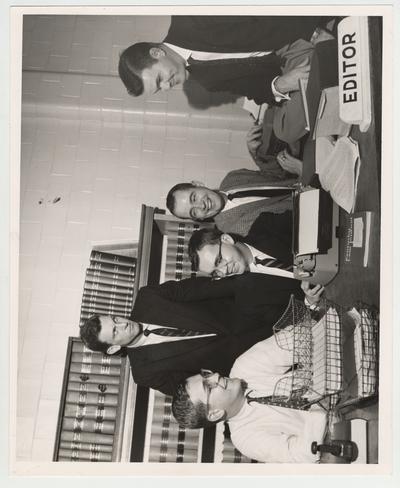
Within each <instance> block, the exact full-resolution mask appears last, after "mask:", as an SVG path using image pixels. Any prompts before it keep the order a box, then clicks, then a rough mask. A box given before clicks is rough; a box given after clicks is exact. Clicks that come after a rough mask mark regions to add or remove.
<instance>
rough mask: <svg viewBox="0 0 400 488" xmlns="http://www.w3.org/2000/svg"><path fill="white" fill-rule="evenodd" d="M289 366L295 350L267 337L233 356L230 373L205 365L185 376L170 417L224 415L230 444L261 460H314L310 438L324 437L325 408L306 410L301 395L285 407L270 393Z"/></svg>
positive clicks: (206, 422)
mask: <svg viewBox="0 0 400 488" xmlns="http://www.w3.org/2000/svg"><path fill="white" fill-rule="evenodd" d="M292 366H293V352H292V351H287V350H284V349H281V348H280V347H279V346H278V344H277V342H276V340H275V337H270V338H269V339H265V340H263V341H261V342H259V343H258V344H256V345H254V346H253V347H252V348H251V349H249V350H248V351H246V352H245V353H243V354H242V355H241V356H240V357H239V358H238V359H237V360H236V361H235V363H234V365H233V367H232V370H231V372H230V374H229V378H227V377H224V376H221V375H220V374H219V373H213V372H212V371H209V370H201V372H200V374H197V375H194V376H191V377H190V378H187V380H186V381H185V382H184V383H182V384H181V385H179V386H178V389H177V392H176V393H175V395H174V398H173V402H172V412H173V414H174V417H175V418H176V420H177V421H178V423H179V425H180V426H181V427H185V428H189V429H199V428H203V427H208V426H211V425H214V424H216V423H217V422H220V421H227V422H228V425H229V430H230V433H231V440H232V443H233V445H234V446H235V447H236V448H237V449H238V450H239V451H240V452H241V453H242V454H244V455H245V456H247V457H249V458H251V459H255V460H257V461H260V462H264V463H313V462H317V461H318V459H319V457H318V455H314V454H312V452H311V443H312V442H313V441H317V443H318V444H321V442H322V441H323V438H324V434H325V430H326V425H327V419H326V412H325V411H324V410H322V408H321V407H319V406H316V405H313V406H312V407H311V408H310V409H308V410H305V409H304V408H305V404H304V403H302V402H301V401H299V403H298V405H297V408H296V409H295V408H287V407H285V406H280V402H279V400H278V399H274V398H273V396H272V398H271V395H273V393H274V387H275V384H276V382H277V381H279V380H280V379H282V378H283V377H285V376H288V375H291V374H292V371H291V368H292ZM277 400H278V401H277ZM281 405H282V403H281ZM301 408H303V409H301Z"/></svg>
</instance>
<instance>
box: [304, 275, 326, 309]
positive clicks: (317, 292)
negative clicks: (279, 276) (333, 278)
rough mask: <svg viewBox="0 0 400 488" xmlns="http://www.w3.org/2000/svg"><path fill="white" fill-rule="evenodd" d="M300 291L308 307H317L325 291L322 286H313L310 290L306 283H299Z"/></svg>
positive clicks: (308, 284)
mask: <svg viewBox="0 0 400 488" xmlns="http://www.w3.org/2000/svg"><path fill="white" fill-rule="evenodd" d="M301 289H302V290H303V291H304V295H305V296H306V300H307V302H308V303H309V304H310V305H317V304H318V302H319V301H320V300H321V296H322V294H323V293H324V291H325V288H324V287H323V286H322V285H315V286H314V287H313V288H311V287H310V283H309V282H308V281H302V282H301Z"/></svg>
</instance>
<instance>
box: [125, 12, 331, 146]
mask: <svg viewBox="0 0 400 488" xmlns="http://www.w3.org/2000/svg"><path fill="white" fill-rule="evenodd" d="M328 20H329V18H321V17H317V16H314V17H313V16H311V17H291V16H257V17H256V16H253V17H252V16H238V17H235V16H233V17H227V16H172V18H171V26H170V29H169V31H168V34H167V36H166V38H165V39H164V41H163V42H162V43H143V42H142V43H137V44H133V45H132V46H130V47H128V48H127V49H126V50H125V51H124V52H123V53H122V55H121V57H120V61H119V67H118V71H119V75H120V78H121V80H122V82H123V83H124V85H125V86H126V88H127V90H128V92H129V93H130V94H132V95H135V96H138V95H141V94H142V93H146V94H153V93H156V92H157V91H159V90H169V89H170V88H172V87H173V86H175V85H177V84H181V83H183V82H184V81H185V80H186V79H187V77H188V72H190V77H191V78H193V79H195V80H196V81H197V82H199V83H200V84H201V85H202V86H203V87H204V88H205V89H207V90H208V91H216V92H227V91H228V92H230V93H233V94H236V95H240V96H246V97H247V98H249V99H253V100H254V101H255V102H256V103H258V104H261V103H264V102H266V103H268V104H269V105H271V104H276V103H279V102H281V101H282V100H284V101H285V103H283V106H285V109H284V110H279V112H277V113H276V115H275V117H276V119H277V120H276V122H275V123H274V126H275V134H276V136H277V137H278V138H279V139H282V140H285V141H287V142H288V143H292V142H293V139H295V140H297V139H298V138H299V137H301V135H303V134H304V133H305V131H304V127H303V125H304V124H302V119H301V121H300V122H301V124H299V122H298V119H299V116H298V113H299V111H300V110H302V107H301V100H300V98H299V99H298V100H297V95H296V100H290V97H289V93H291V92H296V91H298V89H299V86H298V82H299V79H304V78H307V77H308V72H309V64H310V56H311V53H312V49H313V44H312V43H311V42H310V41H311V40H313V42H317V41H321V40H324V38H325V37H324V36H328V38H331V37H332V36H331V35H330V34H328V33H327V32H326V31H323V30H321V29H320V28H317V26H318V25H320V24H321V22H322V23H326V22H327V21H328ZM316 28H317V29H319V30H317V31H316ZM315 32H318V34H316V35H315V34H313V33H315ZM321 36H322V38H321ZM281 112H282V113H281ZM292 112H294V114H295V116H293V117H292ZM300 115H301V114H300ZM294 124H299V127H298V128H297V127H296V129H295V130H294V129H293V127H290V126H291V125H294ZM288 127H290V128H288ZM287 139H291V140H287Z"/></svg>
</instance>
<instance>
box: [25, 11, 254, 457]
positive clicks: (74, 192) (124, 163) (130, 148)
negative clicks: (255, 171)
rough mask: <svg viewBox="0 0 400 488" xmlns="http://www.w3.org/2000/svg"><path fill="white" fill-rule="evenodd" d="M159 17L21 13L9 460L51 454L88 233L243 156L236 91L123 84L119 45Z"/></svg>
mask: <svg viewBox="0 0 400 488" xmlns="http://www.w3.org/2000/svg"><path fill="white" fill-rule="evenodd" d="M168 25H169V18H168V17H151V18H149V17H140V18H138V17H136V18H135V17H117V16H104V17H100V16H85V17H77V16H28V17H27V16H26V18H25V20H24V43H23V45H24V47H23V75H22V81H23V88H22V102H23V103H22V140H21V143H22V153H21V193H20V201H21V213H20V219H21V225H20V294H19V299H20V302H19V329H18V332H19V341H18V366H19V367H18V398H17V402H18V406H17V433H16V436H17V437H16V448H17V453H16V457H17V460H19V461H48V460H51V458H52V453H53V445H54V438H55V429H56V422H57V414H58V407H59V398H60V391H61V383H62V375H63V370H64V361H65V351H66V345H67V338H68V336H70V335H74V336H76V335H78V324H79V308H80V300H81V293H82V287H83V282H84V272H85V268H86V266H87V265H88V260H89V252H90V250H91V247H92V245H93V243H99V242H109V241H114V240H118V241H120V242H123V241H127V242H129V241H133V240H136V239H137V238H138V233H139V218H140V206H141V204H142V203H145V204H148V205H152V206H159V207H162V208H165V204H164V201H165V196H166V193H167V191H168V190H169V188H170V187H171V186H172V185H174V184H175V183H177V182H178V181H188V180H191V179H197V180H199V179H200V180H204V181H205V183H206V184H207V185H209V186H216V185H218V183H219V182H220V181H221V179H222V177H223V176H224V174H225V173H226V172H227V171H228V170H230V169H234V168H241V167H250V168H251V167H252V163H251V161H250V158H249V156H248V153H247V149H246V145H245V134H246V132H247V130H248V128H249V126H250V119H249V116H248V115H247V113H245V112H244V111H243V110H242V109H241V108H240V103H239V102H237V103H236V104H225V105H221V106H218V107H214V108H210V109H207V110H199V109H195V108H192V107H190V106H189V104H188V102H187V99H186V96H185V95H184V94H183V92H182V89H181V88H180V87H175V88H174V89H173V90H172V91H171V92H169V93H160V94H157V95H156V96H153V97H152V98H151V99H146V98H144V97H141V98H133V97H130V96H128V95H127V94H126V92H125V89H124V87H123V85H122V83H121V82H120V80H119V78H118V77H117V63H118V57H119V53H120V52H121V50H122V49H123V48H125V47H127V46H128V45H129V44H132V43H134V42H136V41H138V40H154V41H158V40H162V38H163V36H164V35H165V33H166V31H167V29H168ZM201 96H202V97H203V98H204V97H207V96H208V95H206V94H204V93H203V94H201ZM57 198H59V200H58V201H57V202H56V203H53V202H55V201H56V199H57Z"/></svg>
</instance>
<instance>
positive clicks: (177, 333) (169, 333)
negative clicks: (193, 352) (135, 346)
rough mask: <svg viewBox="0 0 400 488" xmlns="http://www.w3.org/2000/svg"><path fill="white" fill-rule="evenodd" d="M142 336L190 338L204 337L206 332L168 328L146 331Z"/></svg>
mask: <svg viewBox="0 0 400 488" xmlns="http://www.w3.org/2000/svg"><path fill="white" fill-rule="evenodd" d="M143 334H144V335H145V336H146V337H147V336H148V335H150V334H155V335H159V336H164V337H190V336H198V335H205V334H207V332H198V331H195V330H188V329H173V328H169V327H157V328H156V329H152V330H149V329H146V330H144V331H143Z"/></svg>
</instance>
